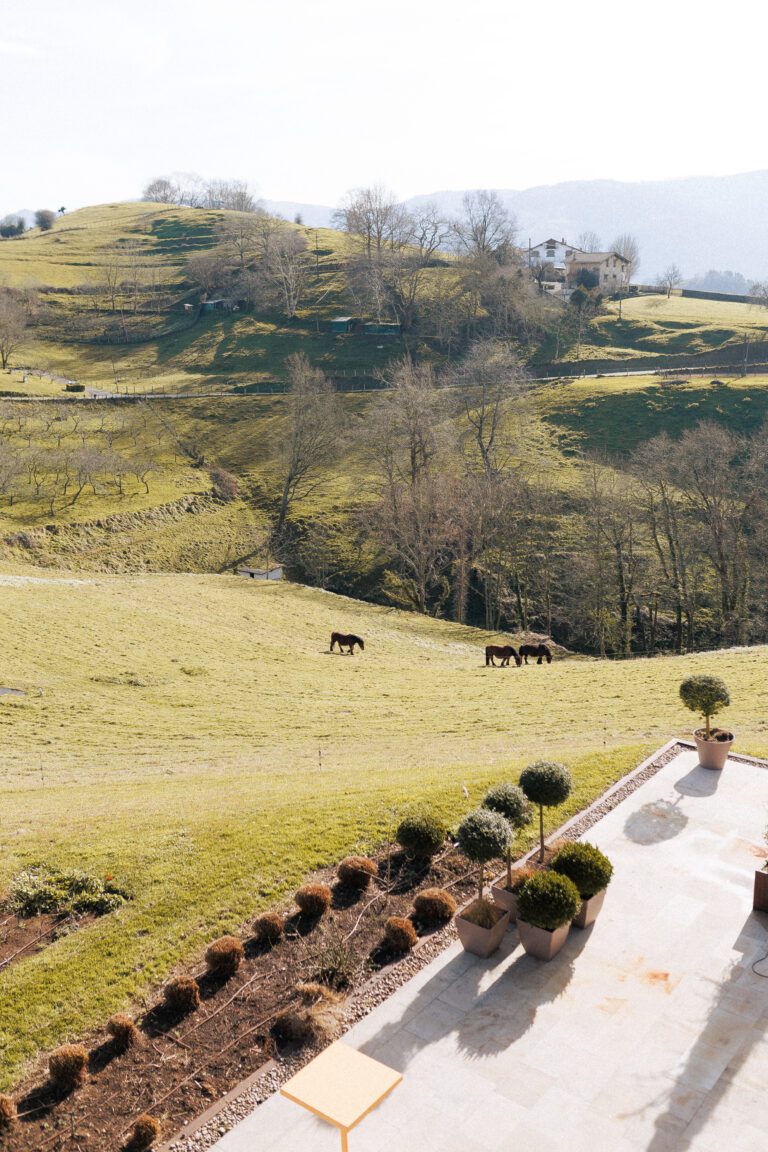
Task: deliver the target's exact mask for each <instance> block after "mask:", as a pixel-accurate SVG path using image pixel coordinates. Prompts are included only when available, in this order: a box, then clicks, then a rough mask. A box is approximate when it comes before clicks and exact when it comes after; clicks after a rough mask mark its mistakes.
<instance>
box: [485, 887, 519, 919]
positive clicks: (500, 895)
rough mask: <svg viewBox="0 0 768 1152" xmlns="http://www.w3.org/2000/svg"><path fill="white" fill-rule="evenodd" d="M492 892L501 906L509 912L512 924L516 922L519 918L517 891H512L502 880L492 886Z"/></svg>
mask: <svg viewBox="0 0 768 1152" xmlns="http://www.w3.org/2000/svg"><path fill="white" fill-rule="evenodd" d="M491 893H492V894H493V899H494V900H495V901H496V903H497V904H498V906H499V908H504V909H505V911H507V912H509V922H510V924H514V923H515V921H516V920H517V892H510V890H509V888H507V887H505V885H504V881H502V882H501V883H500V884H493V885H492V886H491Z"/></svg>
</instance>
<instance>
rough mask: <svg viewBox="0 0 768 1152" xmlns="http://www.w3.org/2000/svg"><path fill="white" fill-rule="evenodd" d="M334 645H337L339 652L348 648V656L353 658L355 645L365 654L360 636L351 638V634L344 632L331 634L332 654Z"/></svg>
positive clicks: (363, 642)
mask: <svg viewBox="0 0 768 1152" xmlns="http://www.w3.org/2000/svg"><path fill="white" fill-rule="evenodd" d="M334 644H338V646H339V652H341V650H342V648H348V649H349V654H350V656H354V654H355V644H357V646H358V647H359V649H360V651H361V652H365V641H364V640H363V639H362V637H360V636H353V635H352V633H351V632H350V633H349V634H346V633H344V632H331V649H330V650H331V652H333V646H334Z"/></svg>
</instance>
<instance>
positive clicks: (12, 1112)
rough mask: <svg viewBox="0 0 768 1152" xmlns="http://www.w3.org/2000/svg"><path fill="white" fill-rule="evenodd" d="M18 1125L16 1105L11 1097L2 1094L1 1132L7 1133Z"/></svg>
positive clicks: (0, 1094) (0, 1100)
mask: <svg viewBox="0 0 768 1152" xmlns="http://www.w3.org/2000/svg"><path fill="white" fill-rule="evenodd" d="M15 1123H16V1105H15V1104H14V1102H13V1100H11V1098H10V1096H4V1095H3V1094H2V1092H0V1132H4V1131H6V1130H7V1129H8V1128H10V1127H11V1126H12V1125H13V1124H15Z"/></svg>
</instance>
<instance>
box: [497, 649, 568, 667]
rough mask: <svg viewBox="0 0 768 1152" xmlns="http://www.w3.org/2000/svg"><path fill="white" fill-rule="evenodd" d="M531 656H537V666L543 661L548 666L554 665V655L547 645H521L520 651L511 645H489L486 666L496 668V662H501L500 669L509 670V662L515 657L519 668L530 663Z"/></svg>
mask: <svg viewBox="0 0 768 1152" xmlns="http://www.w3.org/2000/svg"><path fill="white" fill-rule="evenodd" d="M529 656H531V657H534V656H535V657H536V663H537V664H541V662H542V660H546V662H547V664H551V663H552V653H551V652H550V650H549V648H547V646H546V644H521V646H520V650H519V651H518V650H517V648H513V647H512V645H511V644H489V645H488V647H487V648H486V650H485V666H486V668H487V667H488V666H489V665H490V667H491V668H495V667H496V660H500V661H501V665H500V667H502V668H508V667H509V661H510V660H511V659H512V658H513V657H514V661H515V664H516V665H517V666H518V668H519V667H520V665H521V664H522V663H523V662H525V663H526V664H527V663H528V657H529Z"/></svg>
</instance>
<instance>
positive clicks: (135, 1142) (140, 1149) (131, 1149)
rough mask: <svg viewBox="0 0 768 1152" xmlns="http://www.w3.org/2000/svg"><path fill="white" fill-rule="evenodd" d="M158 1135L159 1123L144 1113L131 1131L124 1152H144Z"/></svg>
mask: <svg viewBox="0 0 768 1152" xmlns="http://www.w3.org/2000/svg"><path fill="white" fill-rule="evenodd" d="M159 1135H160V1121H159V1120H155V1118H154V1116H148V1115H147V1114H146V1112H145V1113H144V1115H143V1116H139V1118H138V1120H137V1121H136V1123H135V1124H134V1126H133V1129H132V1130H131V1137H130V1139H129V1141H128V1143H127V1144H126V1146H125V1147H126V1152H146V1150H147V1149H148V1148H151V1147H152V1145H153V1144H154V1143H155V1141H156V1140H157V1138H158V1136H159Z"/></svg>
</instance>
